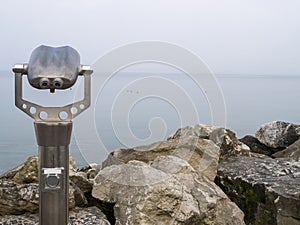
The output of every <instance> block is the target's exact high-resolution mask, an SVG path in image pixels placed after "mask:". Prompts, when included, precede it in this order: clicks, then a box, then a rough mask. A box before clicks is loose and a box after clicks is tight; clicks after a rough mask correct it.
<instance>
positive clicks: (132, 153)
mask: <svg viewBox="0 0 300 225" xmlns="http://www.w3.org/2000/svg"><path fill="white" fill-rule="evenodd" d="M219 151H220V150H219V147H218V146H216V145H215V144H214V143H213V142H212V141H210V140H206V139H201V138H198V137H195V136H185V137H182V138H180V139H170V140H168V141H161V142H156V143H153V144H150V145H146V146H141V147H136V148H131V149H117V150H115V151H113V152H111V153H110V154H109V156H108V158H107V159H106V160H105V161H104V162H103V164H102V168H105V167H108V166H111V165H118V164H122V163H127V162H129V161H131V160H138V161H142V162H146V163H150V162H153V161H154V160H155V159H156V158H157V157H159V156H168V155H173V156H177V157H179V158H181V159H183V160H185V161H187V162H188V163H189V164H190V165H191V166H192V167H193V168H194V170H195V171H196V172H197V173H199V174H201V175H204V176H207V177H208V178H209V179H210V180H214V178H215V176H216V171H217V166H218V161H219Z"/></svg>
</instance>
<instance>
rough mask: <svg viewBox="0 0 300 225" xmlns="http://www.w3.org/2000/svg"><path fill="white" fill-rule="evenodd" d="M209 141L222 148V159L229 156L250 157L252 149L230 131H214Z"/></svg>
mask: <svg viewBox="0 0 300 225" xmlns="http://www.w3.org/2000/svg"><path fill="white" fill-rule="evenodd" d="M209 139H210V140H212V141H213V142H214V143H215V144H216V145H218V146H219V147H220V150H221V153H220V154H221V158H222V159H223V158H226V157H229V156H237V155H244V156H249V155H250V148H249V147H248V146H247V145H245V144H244V143H242V142H240V141H239V140H238V139H237V137H236V135H235V133H234V132H233V131H231V130H229V129H224V128H217V129H215V130H213V131H212V133H211V134H210V136H209Z"/></svg>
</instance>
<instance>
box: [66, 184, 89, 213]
mask: <svg viewBox="0 0 300 225" xmlns="http://www.w3.org/2000/svg"><path fill="white" fill-rule="evenodd" d="M69 188H70V189H71V191H72V192H73V194H71V195H70V194H69V208H75V206H79V207H84V206H87V205H88V201H87V199H86V197H85V194H84V192H83V191H82V190H80V188H79V187H78V186H77V185H76V184H74V183H73V182H72V181H71V180H70V185H69ZM69 192H70V191H69ZM70 202H71V203H72V206H70Z"/></svg>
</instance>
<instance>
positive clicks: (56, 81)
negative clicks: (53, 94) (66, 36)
mask: <svg viewBox="0 0 300 225" xmlns="http://www.w3.org/2000/svg"><path fill="white" fill-rule="evenodd" d="M80 68H81V67H80V56H79V54H78V52H77V51H76V50H75V49H73V48H71V47H69V46H63V47H57V48H55V47H49V46H45V45H41V46H39V47H38V48H36V49H35V50H34V51H33V52H32V54H31V57H30V59H29V63H28V65H27V77H28V81H29V83H30V84H31V85H32V86H33V87H35V88H38V89H50V90H54V89H66V88H70V87H72V86H73V85H74V83H75V82H76V80H77V77H78V74H79V72H80Z"/></svg>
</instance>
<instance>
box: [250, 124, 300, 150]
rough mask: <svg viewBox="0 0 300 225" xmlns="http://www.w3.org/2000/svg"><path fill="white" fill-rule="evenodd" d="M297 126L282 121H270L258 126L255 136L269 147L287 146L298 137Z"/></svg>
mask: <svg viewBox="0 0 300 225" xmlns="http://www.w3.org/2000/svg"><path fill="white" fill-rule="evenodd" d="M297 130H298V126H297V125H295V124H292V123H288V122H283V121H272V122H269V123H266V124H264V125H262V126H261V127H260V129H259V130H258V131H257V132H256V133H255V136H256V138H257V139H258V140H259V141H260V142H261V143H263V144H265V145H266V146H269V147H271V148H279V147H287V146H289V145H291V144H293V143H294V142H295V141H296V140H297V139H298V138H299V134H298V131H297Z"/></svg>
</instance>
